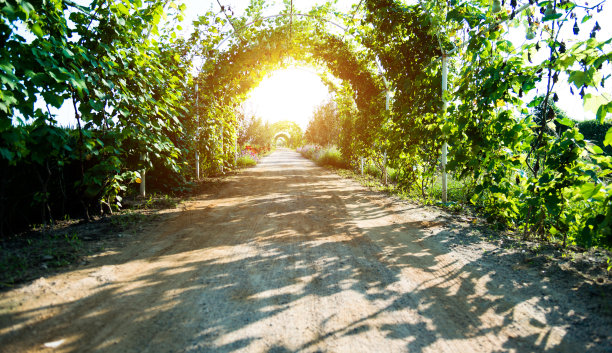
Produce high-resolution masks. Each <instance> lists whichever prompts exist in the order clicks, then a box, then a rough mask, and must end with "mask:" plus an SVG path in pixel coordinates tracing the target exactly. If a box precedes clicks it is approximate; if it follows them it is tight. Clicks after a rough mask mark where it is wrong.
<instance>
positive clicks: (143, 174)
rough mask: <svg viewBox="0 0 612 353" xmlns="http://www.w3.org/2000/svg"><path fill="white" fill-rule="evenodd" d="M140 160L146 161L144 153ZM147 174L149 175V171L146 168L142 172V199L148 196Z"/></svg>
mask: <svg viewBox="0 0 612 353" xmlns="http://www.w3.org/2000/svg"><path fill="white" fill-rule="evenodd" d="M140 160H141V161H144V160H145V155H144V153H141V154H140ZM146 174H147V170H146V168H143V169H142V170H141V171H140V197H142V198H144V197H145V196H147V189H146V182H145V181H146Z"/></svg>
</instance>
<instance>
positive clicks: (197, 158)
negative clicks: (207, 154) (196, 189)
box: [195, 151, 200, 180]
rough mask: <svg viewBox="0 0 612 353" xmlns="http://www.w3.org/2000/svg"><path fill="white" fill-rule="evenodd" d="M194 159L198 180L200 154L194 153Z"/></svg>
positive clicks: (198, 178)
mask: <svg viewBox="0 0 612 353" xmlns="http://www.w3.org/2000/svg"><path fill="white" fill-rule="evenodd" d="M195 158H196V179H197V180H200V152H198V151H196V153H195Z"/></svg>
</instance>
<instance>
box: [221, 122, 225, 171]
mask: <svg viewBox="0 0 612 353" xmlns="http://www.w3.org/2000/svg"><path fill="white" fill-rule="evenodd" d="M224 158H225V151H224V150H223V125H221V158H220V162H221V173H223V159H224Z"/></svg>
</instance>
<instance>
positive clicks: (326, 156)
mask: <svg viewBox="0 0 612 353" xmlns="http://www.w3.org/2000/svg"><path fill="white" fill-rule="evenodd" d="M316 162H317V164H319V165H328V166H331V167H335V168H345V169H346V168H347V163H346V162H345V161H344V159H343V158H342V154H341V153H340V150H339V149H338V148H337V147H335V146H332V147H328V148H325V149H321V150H319V152H318V153H317V155H316Z"/></svg>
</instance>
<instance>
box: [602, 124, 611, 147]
mask: <svg viewBox="0 0 612 353" xmlns="http://www.w3.org/2000/svg"><path fill="white" fill-rule="evenodd" d="M603 144H604V146H612V128H609V129H608V132H606V138H605V139H604V141H603Z"/></svg>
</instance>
